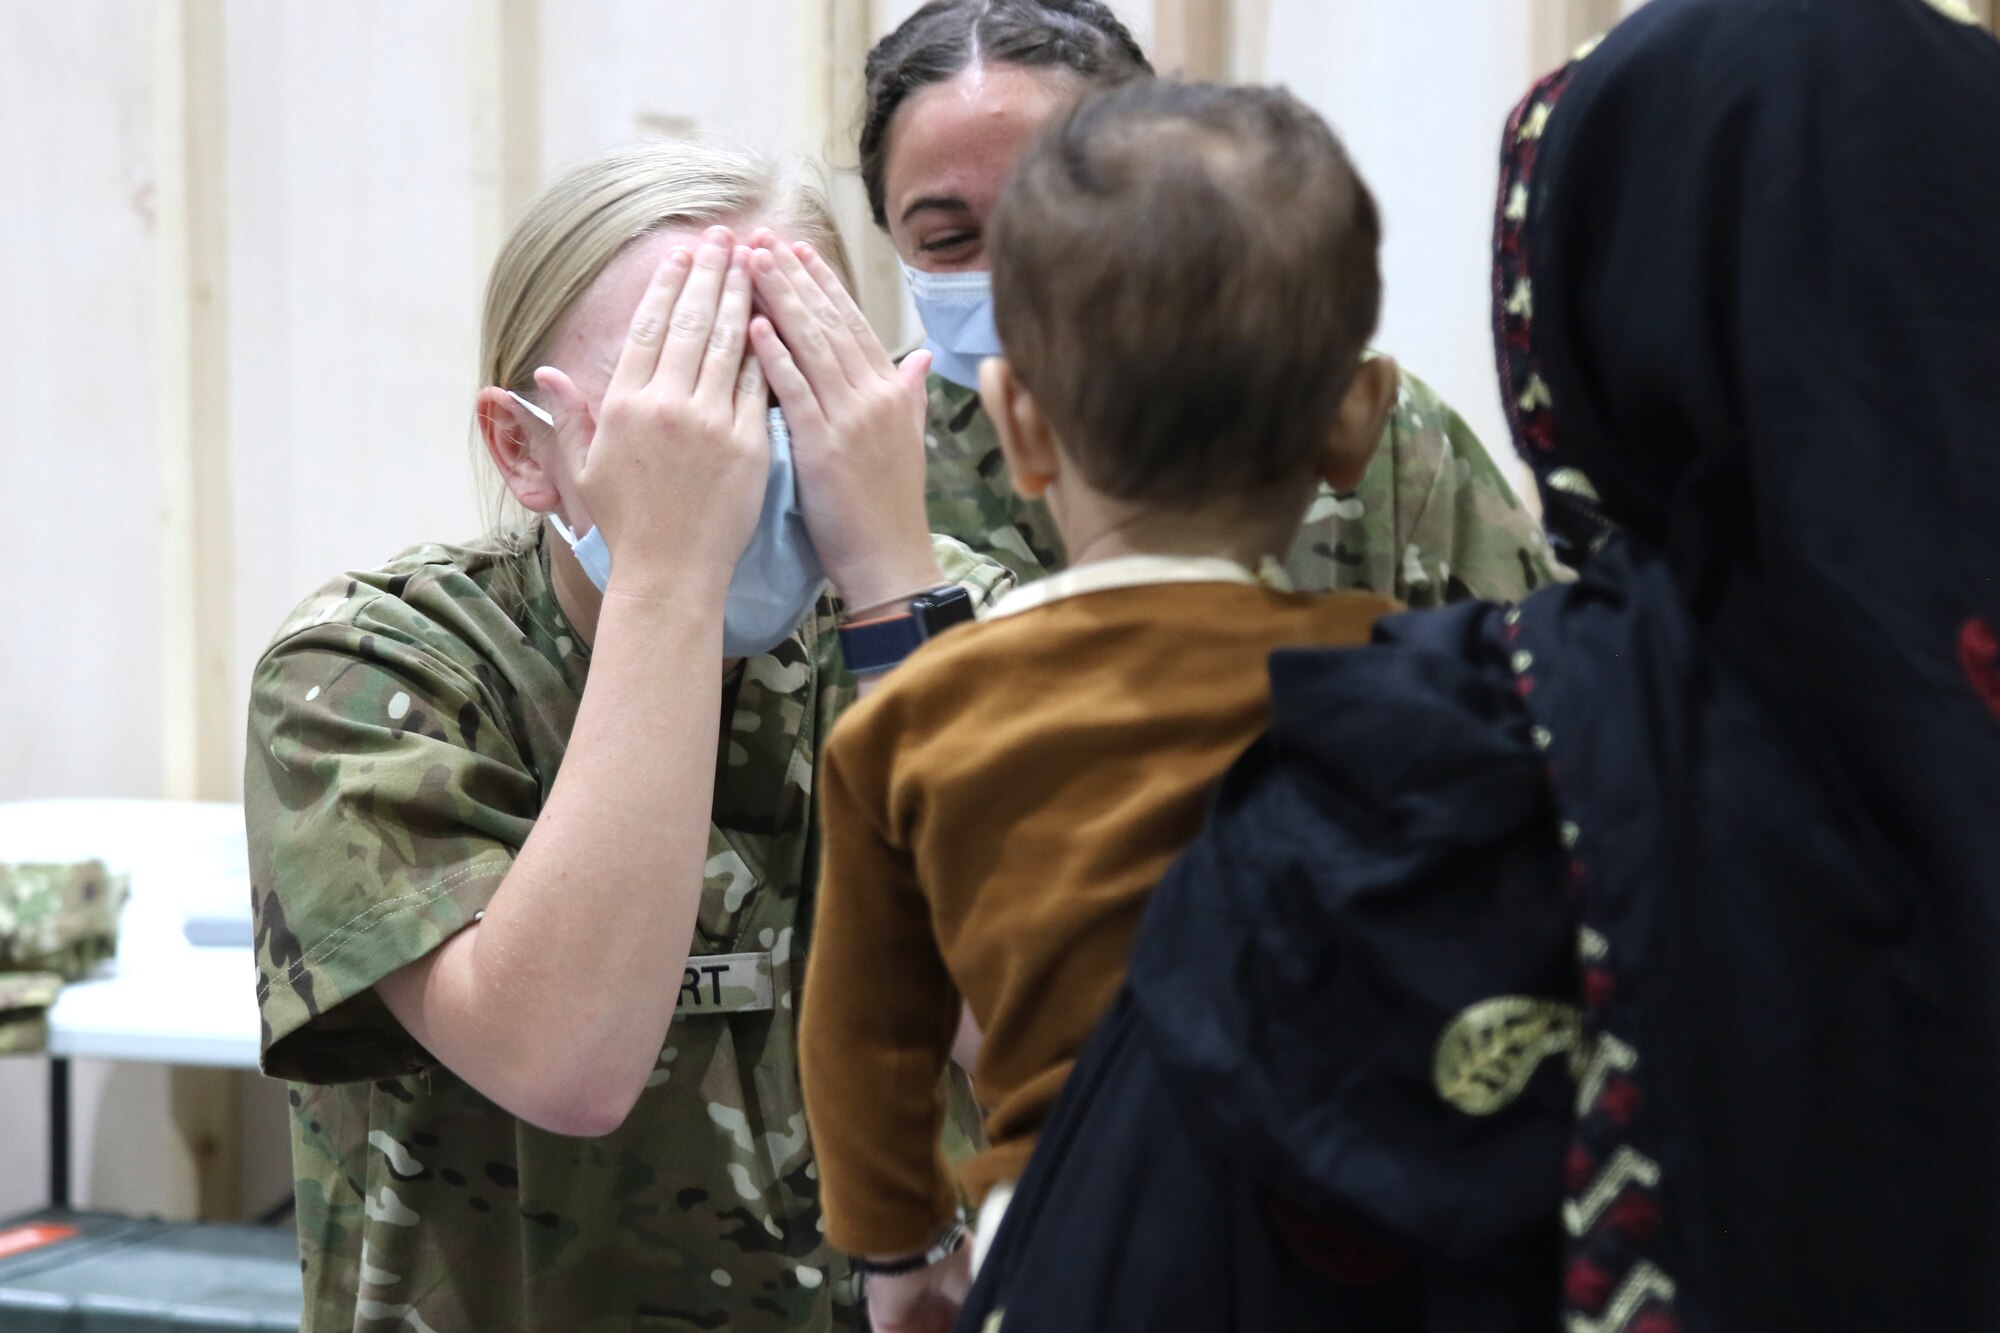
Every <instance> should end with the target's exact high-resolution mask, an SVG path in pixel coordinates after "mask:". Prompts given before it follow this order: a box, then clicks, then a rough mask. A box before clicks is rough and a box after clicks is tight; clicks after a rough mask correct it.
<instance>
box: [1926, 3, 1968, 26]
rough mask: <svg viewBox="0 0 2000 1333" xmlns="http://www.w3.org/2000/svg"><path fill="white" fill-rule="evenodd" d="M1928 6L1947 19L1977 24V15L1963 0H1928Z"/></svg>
mask: <svg viewBox="0 0 2000 1333" xmlns="http://www.w3.org/2000/svg"><path fill="white" fill-rule="evenodd" d="M1930 6H1931V8H1932V9H1935V10H1936V11H1937V12H1938V13H1940V14H1942V15H1944V16H1945V17H1946V18H1948V19H1952V20H1955V21H1956V22H1959V23H1966V24H1970V25H1971V26H1973V27H1975V28H1976V27H1978V26H1979V15H1977V14H1975V13H1973V12H1972V10H1971V9H1970V8H1969V7H1967V5H1966V4H1965V2H1964V0H1930Z"/></svg>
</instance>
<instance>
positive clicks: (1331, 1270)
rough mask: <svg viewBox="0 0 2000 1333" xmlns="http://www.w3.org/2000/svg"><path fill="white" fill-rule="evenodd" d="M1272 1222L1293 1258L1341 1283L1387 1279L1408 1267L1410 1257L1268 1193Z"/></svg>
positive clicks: (1374, 1281) (1345, 1284) (1374, 1282)
mask: <svg viewBox="0 0 2000 1333" xmlns="http://www.w3.org/2000/svg"><path fill="white" fill-rule="evenodd" d="M1270 1209H1271V1221H1272V1222H1273V1223H1274V1224H1275V1225H1276V1226H1277V1229H1278V1236H1279V1238H1280V1239H1281V1240H1283V1241H1284V1244H1285V1249H1286V1250H1287V1251H1289V1252H1290V1254H1291V1256H1292V1258H1294V1259H1296V1260H1298V1261H1299V1262H1300V1263H1301V1264H1304V1265H1305V1266H1306V1267H1307V1268H1310V1269H1311V1270H1312V1271H1313V1272H1315V1273H1318V1274H1319V1275H1320V1276H1321V1277H1323V1278H1326V1279H1328V1280H1329V1281H1333V1282H1338V1283H1341V1284H1342V1285H1344V1286H1351V1287H1358V1286H1373V1285H1375V1284H1376V1283H1378V1282H1387V1281H1388V1280H1389V1279H1390V1278H1392V1277H1394V1276H1396V1274H1398V1273H1400V1272H1402V1271H1403V1270H1404V1269H1405V1268H1408V1267H1409V1266H1410V1256H1409V1255H1408V1254H1406V1253H1404V1252H1403V1251H1402V1250H1398V1249H1395V1248H1393V1247H1391V1246H1388V1245H1385V1244H1383V1243H1382V1242H1381V1241H1378V1240H1375V1239H1373V1238H1372V1237H1368V1236H1364V1235H1362V1234H1361V1233H1360V1232H1358V1231H1351V1230H1349V1229H1348V1228H1346V1227H1343V1226H1337V1225H1335V1224H1334V1223H1332V1222H1323V1221H1321V1220H1320V1219H1319V1218H1316V1217H1313V1216H1310V1215H1309V1214H1307V1213H1304V1212H1302V1211H1300V1210H1299V1209H1298V1208H1297V1207H1296V1206H1295V1205H1293V1204H1292V1203H1291V1202H1290V1201H1289V1200H1286V1199H1281V1198H1279V1197H1278V1196H1277V1195H1275V1194H1274V1195H1271V1196H1270Z"/></svg>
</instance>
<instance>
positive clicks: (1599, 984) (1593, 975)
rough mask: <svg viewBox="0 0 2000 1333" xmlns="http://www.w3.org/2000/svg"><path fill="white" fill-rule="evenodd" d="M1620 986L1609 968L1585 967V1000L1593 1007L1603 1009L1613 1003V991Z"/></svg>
mask: <svg viewBox="0 0 2000 1333" xmlns="http://www.w3.org/2000/svg"><path fill="white" fill-rule="evenodd" d="M1617 988H1618V983H1617V982H1615V981H1614V980H1612V977H1611V973H1610V971H1609V970H1608V969H1605V968H1602V967H1586V968H1585V969H1583V1002H1584V1003H1585V1004H1587V1005H1589V1006H1590V1007H1591V1008H1592V1009H1602V1008H1603V1007H1604V1006H1605V1005H1607V1004H1610V1003H1611V992H1612V991H1614V990H1616V989H1617Z"/></svg>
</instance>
